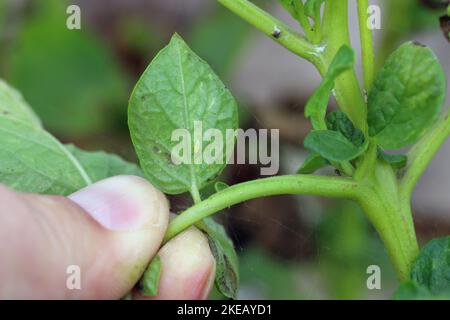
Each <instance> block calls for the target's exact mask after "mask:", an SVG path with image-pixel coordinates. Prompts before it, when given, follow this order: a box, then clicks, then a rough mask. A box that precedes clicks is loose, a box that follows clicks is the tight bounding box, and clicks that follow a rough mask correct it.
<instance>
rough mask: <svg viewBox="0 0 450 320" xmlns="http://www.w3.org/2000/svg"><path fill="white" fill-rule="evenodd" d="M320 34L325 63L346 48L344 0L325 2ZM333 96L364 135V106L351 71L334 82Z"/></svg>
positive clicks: (348, 38) (328, 0) (345, 1)
mask: <svg viewBox="0 0 450 320" xmlns="http://www.w3.org/2000/svg"><path fill="white" fill-rule="evenodd" d="M323 34H324V37H325V39H324V41H325V44H326V49H325V59H326V61H327V62H328V64H329V63H331V61H332V60H333V58H334V56H335V55H336V53H337V52H338V50H339V49H340V48H341V47H342V46H343V45H348V46H350V36H349V32H348V2H347V0H338V1H336V0H326V1H325V10H324V17H323ZM328 64H327V66H328ZM335 97H336V100H337V103H338V104H339V107H340V109H341V110H342V111H343V112H344V113H346V114H347V116H348V117H349V118H350V120H352V122H353V124H354V125H355V126H356V127H357V128H359V129H360V130H362V131H363V132H364V133H367V121H366V118H367V115H366V113H367V110H366V104H365V101H364V98H363V96H362V92H361V89H360V87H359V84H358V80H357V78H356V73H355V71H354V69H352V70H349V71H346V72H344V73H343V74H342V75H341V76H339V77H338V78H337V79H336V81H335Z"/></svg>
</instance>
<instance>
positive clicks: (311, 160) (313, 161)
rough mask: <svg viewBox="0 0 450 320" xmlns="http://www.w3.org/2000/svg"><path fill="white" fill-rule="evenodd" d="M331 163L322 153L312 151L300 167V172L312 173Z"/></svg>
mask: <svg viewBox="0 0 450 320" xmlns="http://www.w3.org/2000/svg"><path fill="white" fill-rule="evenodd" d="M329 164H330V163H329V162H328V161H327V160H325V159H324V158H322V156H321V155H319V154H318V153H315V152H312V153H310V154H309V155H308V157H307V158H306V159H305V162H303V164H302V166H301V167H300V169H298V171H297V173H298V174H312V173H314V172H316V171H317V170H319V169H321V168H323V167H326V166H328V165H329Z"/></svg>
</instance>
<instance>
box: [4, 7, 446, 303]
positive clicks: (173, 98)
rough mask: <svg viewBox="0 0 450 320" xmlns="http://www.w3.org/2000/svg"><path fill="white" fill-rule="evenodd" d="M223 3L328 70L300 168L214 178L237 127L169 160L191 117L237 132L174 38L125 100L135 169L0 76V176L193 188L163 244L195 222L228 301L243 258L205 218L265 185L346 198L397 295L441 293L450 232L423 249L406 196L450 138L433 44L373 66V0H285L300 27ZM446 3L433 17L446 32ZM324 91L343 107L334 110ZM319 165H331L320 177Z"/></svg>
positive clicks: (150, 282)
mask: <svg viewBox="0 0 450 320" xmlns="http://www.w3.org/2000/svg"><path fill="white" fill-rule="evenodd" d="M217 1H218V2H219V3H221V4H222V5H224V6H225V7H227V8H228V9H230V10H231V11H232V12H234V13H235V14H236V15H238V16H240V17H241V18H242V19H243V20H245V21H247V22H249V23H250V24H252V25H253V26H255V27H256V28H257V29H259V30H260V31H262V32H263V33H265V34H266V35H267V36H269V37H270V38H272V39H273V40H274V41H276V42H277V43H279V44H280V45H282V46H283V47H285V48H286V49H288V50H290V51H291V52H293V53H294V54H296V55H298V56H299V57H300V58H303V59H306V60H308V61H309V62H311V63H312V64H313V65H314V66H315V67H316V68H317V70H318V72H319V73H320V74H321V75H322V78H323V80H322V82H321V83H320V85H319V86H318V88H317V89H316V90H315V92H314V94H313V95H312V96H311V97H310V99H309V100H308V102H307V104H306V106H305V116H306V117H307V118H309V119H310V121H311V124H312V131H311V132H310V133H309V134H308V136H307V137H306V138H305V141H304V146H305V148H306V149H308V150H309V151H310V154H309V156H308V158H307V159H306V160H305V162H304V164H303V165H302V166H301V167H300V168H299V170H298V172H297V173H295V174H292V175H283V176H275V177H269V178H261V179H257V180H253V181H248V182H244V183H240V184H236V185H232V186H227V185H225V184H224V183H221V182H220V181H218V178H219V175H220V174H221V172H222V171H223V169H224V167H225V165H226V162H227V161H226V160H228V159H229V157H230V155H231V153H230V150H232V149H233V145H234V142H235V141H234V137H228V138H227V139H226V141H225V142H224V144H223V146H222V149H223V150H222V151H223V152H220V153H219V155H216V156H217V157H219V159H218V160H223V161H217V162H214V163H204V162H202V161H193V163H192V164H175V163H174V161H173V158H172V157H171V151H172V150H173V148H174V147H175V146H176V142H174V141H173V139H172V133H173V132H174V131H175V130H177V129H184V130H186V131H187V132H188V133H193V132H194V124H195V122H196V121H201V122H202V124H203V129H204V130H207V129H217V130H219V131H220V132H222V133H223V135H224V136H226V130H227V129H236V128H238V107H237V104H236V101H235V99H234V98H233V96H232V94H231V92H230V91H229V90H228V89H227V88H226V87H225V86H224V84H223V83H222V82H221V80H220V79H219V78H218V77H217V76H216V74H215V73H214V71H213V70H212V69H211V68H210V67H209V65H208V64H207V63H206V62H205V61H203V60H202V59H201V58H200V57H198V56H197V55H196V54H195V53H194V52H193V51H192V50H191V49H190V48H189V46H188V45H187V44H186V43H185V42H184V41H183V39H182V38H181V37H180V36H179V35H177V34H175V35H174V36H173V37H172V39H171V41H170V43H169V44H168V45H167V46H166V47H165V48H163V49H162V50H161V51H160V52H159V54H158V55H157V56H156V57H155V58H154V59H153V61H152V62H151V63H150V65H149V66H148V68H147V69H146V70H145V71H144V72H143V74H142V76H141V78H140V79H139V81H138V82H137V84H136V86H135V88H134V90H133V92H132V93H131V97H130V100H129V107H128V124H129V129H130V133H131V138H132V142H133V144H134V147H135V150H136V154H137V156H138V158H139V162H140V167H138V166H137V165H134V164H131V163H128V162H126V161H124V160H122V159H120V158H119V157H117V156H115V155H110V154H106V153H103V152H86V151H82V150H80V149H78V148H76V147H75V146H73V145H63V144H61V143H60V142H59V141H58V140H57V139H56V138H54V137H53V136H52V135H50V134H49V133H48V132H46V131H45V129H44V128H43V126H42V125H41V122H40V120H39V119H38V118H37V117H36V115H35V114H34V113H33V111H32V109H31V107H30V106H29V105H28V104H27V103H26V102H25V101H24V99H23V98H22V97H21V95H20V94H19V93H18V92H17V91H16V90H15V89H13V88H12V87H10V86H9V85H8V84H7V83H5V82H0V132H1V135H0V182H1V183H3V184H6V185H9V186H11V187H13V188H15V189H18V190H23V191H28V192H37V193H49V194H60V195H67V194H70V193H72V192H74V191H76V190H78V189H80V188H82V187H84V186H86V185H89V184H91V183H93V182H95V181H97V180H100V179H103V178H106V177H109V176H113V175H117V174H135V175H140V176H144V177H146V178H147V179H148V180H149V181H150V182H151V183H152V184H154V185H155V186H156V187H157V188H159V189H160V190H162V191H163V192H165V193H166V194H180V193H185V192H189V193H190V194H191V195H192V199H193V205H192V206H191V207H190V208H188V209H187V210H185V211H184V212H181V213H180V214H179V215H178V216H177V217H176V218H174V219H173V220H172V222H171V223H170V225H169V228H168V231H167V233H166V236H165V241H168V240H169V239H171V238H173V237H175V236H176V235H177V234H179V233H180V232H181V231H183V230H185V229H186V228H189V227H190V226H192V225H195V226H197V227H198V228H200V229H201V230H202V231H204V232H205V233H206V234H207V236H208V238H209V241H210V247H211V249H212V252H213V254H214V256H215V258H216V264H217V268H216V270H217V271H216V285H217V287H218V289H219V290H220V292H221V293H222V294H224V295H225V296H226V297H229V298H236V296H237V290H238V283H239V272H238V261H237V255H236V252H235V251H234V248H233V244H232V242H231V240H230V239H229V238H228V237H227V235H226V233H225V231H224V229H223V227H222V226H220V225H219V224H218V223H216V222H215V221H214V220H213V219H211V218H210V216H211V215H213V214H215V213H217V212H220V211H221V210H223V209H225V208H228V207H230V206H232V205H235V204H237V203H240V202H243V201H246V200H249V199H254V198H257V197H266V196H272V195H281V194H302V195H314V196H325V197H332V198H342V199H350V200H353V201H355V202H357V203H358V204H359V205H360V206H361V207H362V208H363V210H364V212H365V214H366V216H367V218H368V219H369V221H370V222H371V223H372V224H373V226H374V228H375V229H376V230H377V232H378V234H379V236H380V237H381V239H382V241H383V243H384V246H385V248H386V251H387V253H388V255H389V257H390V260H391V262H392V264H393V266H394V268H395V271H396V274H397V277H398V280H399V282H400V283H401V286H400V288H399V289H398V291H397V292H396V294H395V297H396V298H438V297H448V294H449V293H450V263H449V261H450V253H449V252H450V250H449V248H450V237H448V238H441V239H434V240H432V241H431V242H430V243H429V244H427V245H426V246H425V247H424V248H423V249H422V250H420V249H419V246H418V242H417V239H416V234H415V229H414V221H413V216H412V213H411V206H410V201H411V193H412V191H413V189H414V186H415V185H416V183H417V182H418V180H419V179H420V177H421V175H422V174H423V173H424V171H425V169H426V168H427V166H428V164H429V163H430V161H431V160H432V159H433V156H434V155H435V154H436V152H437V151H438V150H439V148H440V147H441V145H442V144H443V143H444V142H445V141H446V139H447V137H448V136H449V135H450V116H449V114H442V111H441V109H442V107H443V104H444V100H445V92H446V79H445V75H444V72H443V70H442V67H441V65H440V63H439V61H438V59H437V58H436V56H435V54H434V53H433V52H432V50H431V49H430V48H428V47H426V46H424V45H422V44H420V43H417V42H407V43H404V44H402V45H401V46H400V47H398V48H397V49H396V50H395V51H394V52H393V53H392V54H391V55H390V56H389V57H388V58H387V59H386V61H385V62H384V65H383V66H382V67H381V68H380V69H379V70H377V69H376V66H375V61H376V55H375V51H374V48H373V39H372V31H371V30H369V28H368V26H367V19H368V6H369V3H368V0H357V1H347V0H306V1H301V0H279V2H280V4H281V5H283V6H284V8H285V9H286V10H287V11H288V12H289V13H290V14H291V15H292V17H293V18H294V19H295V20H297V21H298V23H299V26H300V28H301V29H302V30H303V34H300V33H299V32H298V31H296V30H294V29H292V28H291V27H289V26H287V25H286V24H285V23H283V22H282V21H279V20H278V19H276V18H274V17H273V16H271V15H270V14H269V13H267V12H265V11H264V10H262V9H261V8H259V7H257V6H256V5H254V4H253V3H251V2H250V1H248V0H217ZM444 2H445V4H446V5H448V1H444ZM353 3H355V5H357V11H358V17H359V31H360V41H361V48H362V49H361V59H362V62H363V81H362V86H361V85H360V84H359V82H358V80H357V75H356V72H355V69H354V63H355V59H356V58H355V55H356V54H355V51H354V49H353V48H352V46H351V43H350V37H349V29H348V10H349V4H352V5H353ZM441 6H442V4H441ZM449 10H450V9H447V11H449ZM448 13H450V12H447V15H444V16H443V17H442V18H441V24H442V25H443V30H444V33H445V32H447V34H446V36H447V37H448V19H449V17H448ZM443 14H445V13H443ZM443 39H444V38H443ZM443 41H445V40H443ZM331 96H334V98H335V100H336V102H337V105H338V109H337V110H335V111H331V112H330V111H329V110H328V104H329V100H330V97H331ZM405 147H410V149H409V151H408V152H407V153H405V154H400V153H394V154H393V153H391V152H390V151H394V150H399V149H402V150H404V148H405ZM207 148H208V144H207V142H205V141H201V139H197V138H196V137H195V136H194V139H193V141H192V145H189V150H190V153H191V154H190V156H191V157H192V158H193V159H197V158H198V157H199V156H201V152H202V151H201V150H205V149H207ZM326 166H330V167H334V168H335V172H336V173H337V174H336V175H335V176H322V175H318V174H315V172H316V171H317V170H318V169H320V168H322V167H326ZM213 183H215V189H216V192H215V193H214V194H213V195H211V196H209V197H203V196H202V192H201V190H202V189H203V188H205V187H207V186H208V185H210V184H213ZM160 271H161V262H160V260H159V258H158V257H156V258H155V259H153V261H152V262H151V263H150V265H149V267H148V269H147V271H146V272H145V273H144V275H143V277H142V279H141V281H140V287H141V290H142V292H143V294H146V295H154V294H156V292H157V286H158V279H159V273H160Z"/></svg>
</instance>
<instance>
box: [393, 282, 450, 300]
mask: <svg viewBox="0 0 450 320" xmlns="http://www.w3.org/2000/svg"><path fill="white" fill-rule="evenodd" d="M392 299H394V300H450V291H449V290H444V291H440V292H438V293H434V294H433V293H431V292H430V290H428V289H427V288H426V287H425V286H423V285H421V284H418V283H417V282H415V281H408V282H405V283H402V284H401V285H400V287H398V289H397V290H396V291H395V293H394V295H393V296H392Z"/></svg>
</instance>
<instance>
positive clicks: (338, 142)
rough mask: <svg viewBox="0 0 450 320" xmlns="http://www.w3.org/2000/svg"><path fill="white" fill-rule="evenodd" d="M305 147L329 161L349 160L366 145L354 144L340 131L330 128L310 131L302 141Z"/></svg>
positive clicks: (361, 151) (360, 152)
mask: <svg viewBox="0 0 450 320" xmlns="http://www.w3.org/2000/svg"><path fill="white" fill-rule="evenodd" d="M304 145H305V148H307V149H309V150H311V151H314V152H316V153H318V154H320V155H321V156H322V157H323V158H325V159H327V160H329V161H336V162H342V161H349V160H353V159H355V158H357V157H358V156H359V155H361V154H362V153H363V152H364V151H365V147H366V145H363V146H359V147H357V146H355V145H354V144H353V143H352V142H350V141H349V140H347V138H346V137H344V136H343V135H342V133H340V132H337V131H331V130H316V131H312V132H310V133H309V134H308V135H307V136H306V138H305V141H304Z"/></svg>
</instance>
